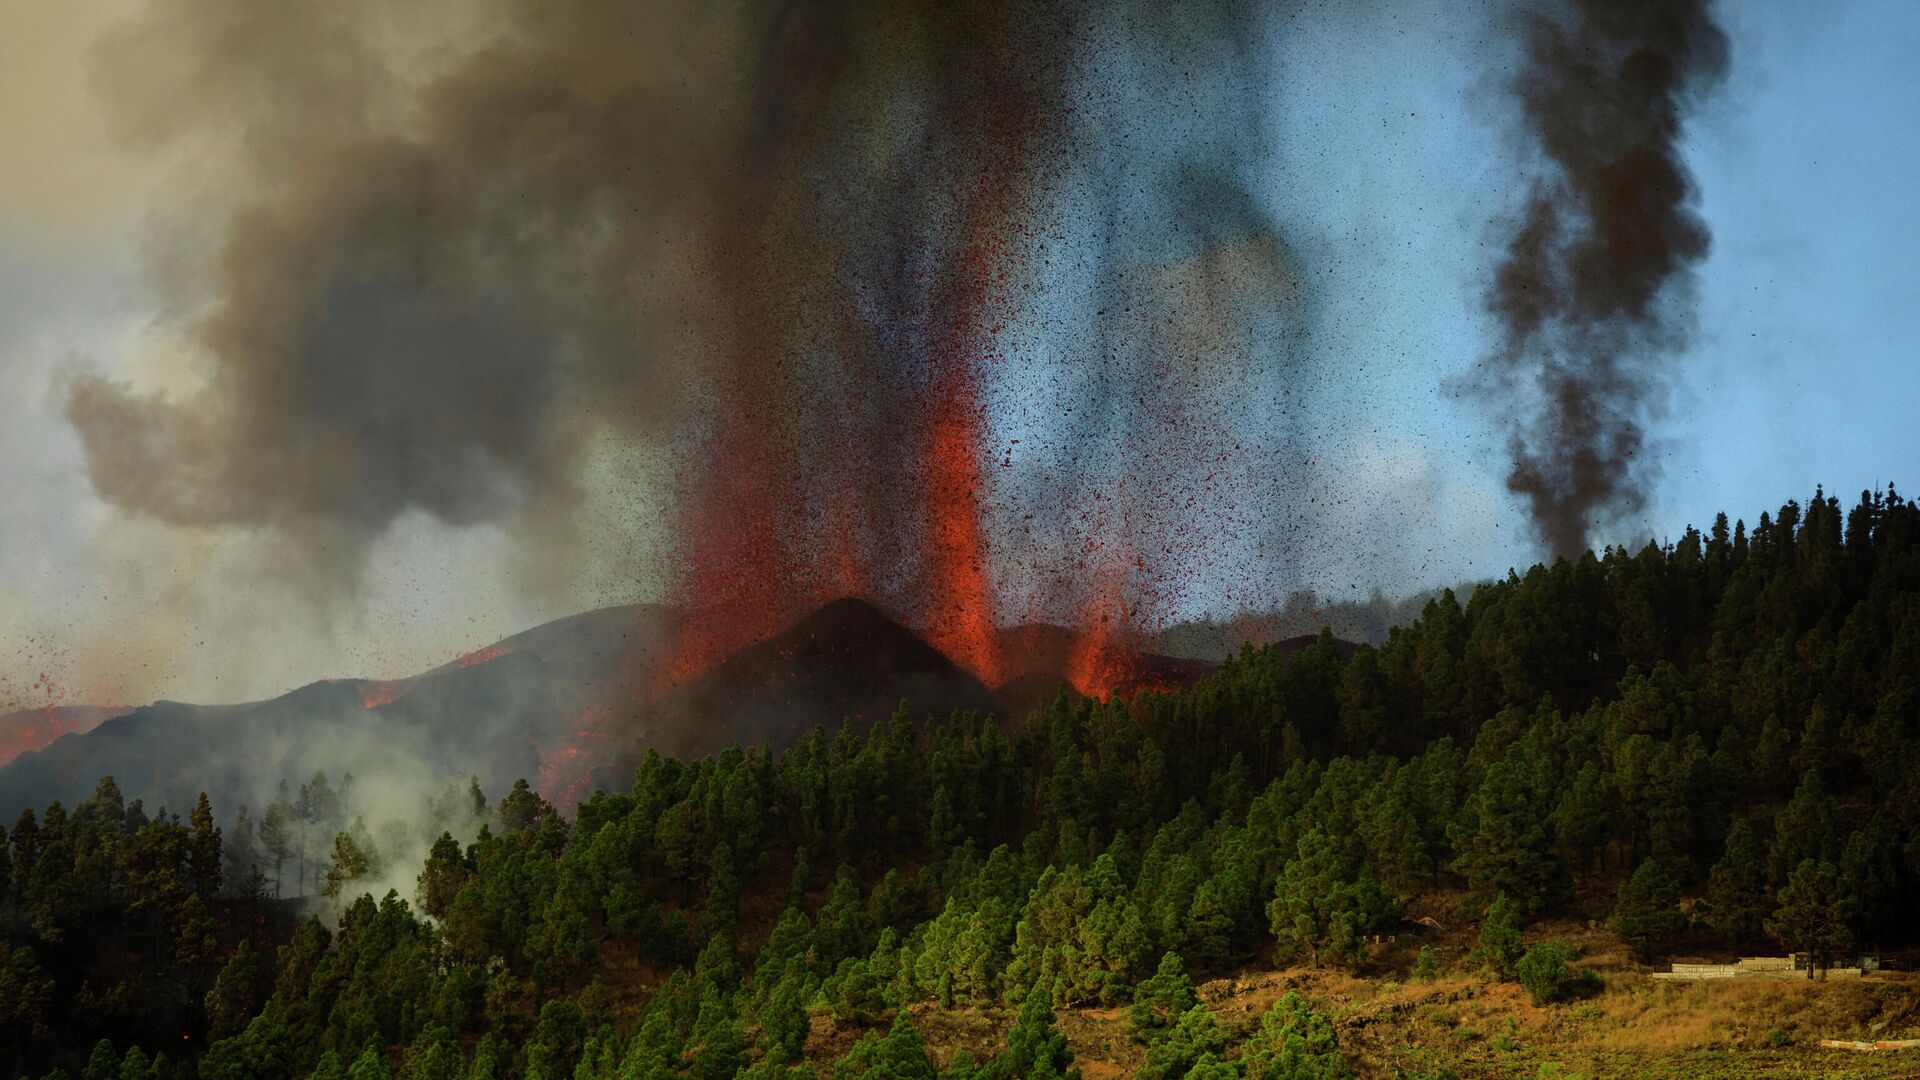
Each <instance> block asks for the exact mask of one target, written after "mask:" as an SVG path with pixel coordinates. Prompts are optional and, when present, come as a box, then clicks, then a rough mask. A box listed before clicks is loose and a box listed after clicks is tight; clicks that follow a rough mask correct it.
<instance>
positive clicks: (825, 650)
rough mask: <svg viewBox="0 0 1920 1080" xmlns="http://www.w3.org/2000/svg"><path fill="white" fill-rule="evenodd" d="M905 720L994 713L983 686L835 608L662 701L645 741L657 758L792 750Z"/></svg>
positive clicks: (900, 632)
mask: <svg viewBox="0 0 1920 1080" xmlns="http://www.w3.org/2000/svg"><path fill="white" fill-rule="evenodd" d="M903 706H904V707H905V708H906V710H907V711H908V713H909V714H911V715H914V716H923V715H926V714H929V713H932V714H936V715H938V714H945V713H947V712H950V711H952V710H955V709H971V710H974V711H977V712H982V713H989V712H998V711H999V709H998V703H997V702H996V701H995V700H994V697H993V695H992V694H991V693H989V692H988V690H987V688H986V687H985V686H984V685H982V684H981V682H980V680H978V679H976V678H974V677H973V676H972V675H971V674H969V673H968V672H967V671H966V670H965V669H964V668H962V667H960V666H959V665H958V664H956V663H954V662H953V661H952V660H950V659H948V658H947V656H946V654H944V653H942V652H941V651H940V650H938V649H936V648H934V647H933V646H931V645H929V644H927V643H926V642H925V641H923V640H921V638H920V637H919V636H918V635H916V634H914V633H913V631H911V630H908V629H907V628H906V627H904V626H901V625H900V624H899V623H897V622H895V621H893V620H892V619H890V618H888V617H887V616H886V615H885V614H884V613H882V612H881V611H880V610H879V609H878V608H876V607H874V606H873V605H871V604H869V603H867V602H866V601H864V600H856V599H852V598H846V599H841V600H835V601H833V602H831V603H829V604H827V605H826V606H824V607H821V608H819V609H818V610H816V611H814V612H813V613H812V614H810V615H808V616H806V617H805V618H803V619H801V620H800V621H799V622H797V623H795V624H793V625H792V626H790V627H788V628H787V629H786V630H783V631H781V632H780V633H778V634H775V635H774V636H773V637H771V638H768V639H767V640H765V641H762V642H760V643H759V644H756V645H749V646H747V647H746V648H744V649H741V650H740V651H739V652H736V653H734V654H733V655H732V656H729V657H727V658H726V659H725V660H722V661H721V662H720V663H719V664H717V665H715V666H714V667H713V668H712V669H711V670H709V671H708V672H707V673H706V674H704V675H701V676H700V677H699V678H697V679H694V680H693V681H692V682H690V683H688V684H686V685H685V686H683V687H681V688H679V689H677V690H675V691H672V692H670V693H668V694H667V695H666V696H665V697H664V698H663V699H662V701H661V703H660V705H659V707H658V708H657V709H656V710H655V716H656V722H655V723H654V724H653V725H650V727H651V728H652V730H649V731H647V732H646V733H645V736H646V740H647V742H648V743H649V745H650V746H651V747H652V748H654V749H659V750H660V751H662V752H663V753H668V752H671V753H677V754H683V755H689V756H690V755H695V754H701V753H707V752H711V751H713V750H717V749H719V748H720V747H722V746H725V745H726V744H727V743H730V742H740V743H746V744H750V745H751V744H765V745H768V746H771V747H774V748H776V749H778V748H780V747H783V746H788V745H791V744H792V743H793V742H795V741H797V740H798V739H800V738H801V737H803V736H805V735H806V734H807V733H808V732H810V731H812V730H813V729H814V727H816V726H820V725H825V726H828V727H833V726H836V725H838V724H839V723H840V722H841V721H842V720H846V721H848V722H851V723H853V724H854V725H855V726H856V727H859V728H862V729H864V728H866V727H870V726H871V725H872V723H873V722H874V721H875V720H878V719H881V718H883V717H886V716H890V715H892V714H893V713H894V712H895V710H897V709H899V708H901V707H903Z"/></svg>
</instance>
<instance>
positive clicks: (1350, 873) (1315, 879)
mask: <svg viewBox="0 0 1920 1080" xmlns="http://www.w3.org/2000/svg"><path fill="white" fill-rule="evenodd" d="M1392 912H1393V906H1392V905H1391V904H1390V903H1388V901H1387V898H1386V896H1385V895H1384V894H1383V893H1382V892H1381V890H1380V885H1379V883H1378V882H1376V881H1374V879H1373V876H1372V875H1371V874H1369V873H1367V872H1366V871H1365V870H1361V869H1356V868H1355V867H1354V866H1352V865H1351V864H1350V863H1348V862H1347V861H1346V860H1345V859H1343V858H1341V857H1340V854H1339V851H1338V849H1337V848H1336V847H1335V845H1334V842H1333V839H1332V837H1330V836H1328V835H1327V834H1326V833H1325V832H1324V831H1322V830H1321V829H1319V828H1318V827H1316V828H1314V829H1312V830H1310V831H1309V832H1308V833H1307V834H1306V835H1304V836H1302V837H1301V838H1300V841H1299V844H1298V852H1297V856H1296V857H1295V858H1294V859H1292V860H1291V861H1289V862H1288V863H1287V865H1286V868H1285V869H1284V870H1282V871H1281V872H1280V878H1279V880H1278V881H1277V882H1276V883H1275V884H1274V893H1273V902H1272V903H1270V904H1268V905H1267V916H1268V919H1269V920H1270V922H1271V925H1272V929H1273V935H1274V937H1276V938H1278V939H1279V940H1280V947H1281V949H1282V950H1283V952H1284V953H1286V954H1289V955H1300V954H1303V953H1304V954H1305V955H1306V957H1307V962H1308V963H1309V964H1311V965H1313V966H1314V967H1318V966H1320V963H1321V961H1322V960H1332V961H1333V962H1335V963H1338V964H1347V965H1352V964H1357V963H1358V962H1359V961H1360V960H1361V959H1362V958H1363V957H1364V956H1365V955H1366V934H1367V932H1368V931H1370V930H1372V929H1373V928H1374V927H1375V926H1377V925H1379V924H1380V923H1381V922H1382V921H1384V920H1385V919H1387V918H1388V917H1389V916H1390V915H1391V914H1392Z"/></svg>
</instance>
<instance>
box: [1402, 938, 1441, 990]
mask: <svg viewBox="0 0 1920 1080" xmlns="http://www.w3.org/2000/svg"><path fill="white" fill-rule="evenodd" d="M1439 973H1440V964H1439V961H1437V960H1435V959H1434V958H1433V950H1432V949H1431V948H1429V947H1427V946H1425V945H1422V946H1420V955H1419V956H1417V957H1415V958H1414V961H1413V973H1412V975H1410V976H1409V977H1410V978H1411V979H1412V980H1413V981H1414V982H1432V981H1433V977H1434V976H1435V975H1438V974H1439Z"/></svg>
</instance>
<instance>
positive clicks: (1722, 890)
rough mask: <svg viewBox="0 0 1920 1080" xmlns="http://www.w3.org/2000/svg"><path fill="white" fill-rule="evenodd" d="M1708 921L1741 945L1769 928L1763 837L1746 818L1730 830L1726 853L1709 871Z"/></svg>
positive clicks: (1730, 939)
mask: <svg viewBox="0 0 1920 1080" xmlns="http://www.w3.org/2000/svg"><path fill="white" fill-rule="evenodd" d="M1706 908H1707V924H1708V925H1709V926H1711V927H1713V929H1714V930H1715V931H1716V932H1718V933H1719V934H1720V936H1721V937H1723V938H1725V939H1726V940H1727V941H1728V942H1730V943H1732V944H1735V945H1739V944H1743V943H1745V942H1749V941H1753V940H1754V939H1756V938H1758V937H1759V936H1760V934H1761V932H1762V931H1763V930H1765V928H1766V921H1767V915H1768V914H1769V913H1770V912H1771V911H1772V907H1771V905H1769V904H1768V903H1767V874H1766V867H1765V865H1764V863H1763V862H1762V861H1761V853H1760V840H1759V838H1758V837H1757V836H1755V835H1754V832H1753V829H1752V827H1751V826H1749V825H1748V824H1747V823H1746V822H1745V821H1735V822H1734V823H1733V827H1732V828H1731V829H1728V830H1727V844H1726V849H1725V853H1724V854H1722V855H1721V856H1720V861H1719V862H1717V863H1715V864H1714V865H1713V870H1712V872H1711V873H1709V874H1708V875H1707V897H1706Z"/></svg>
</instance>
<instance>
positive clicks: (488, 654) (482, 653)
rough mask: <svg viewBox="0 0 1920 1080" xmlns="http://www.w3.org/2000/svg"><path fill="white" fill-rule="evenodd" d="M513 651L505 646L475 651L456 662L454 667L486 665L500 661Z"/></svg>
mask: <svg viewBox="0 0 1920 1080" xmlns="http://www.w3.org/2000/svg"><path fill="white" fill-rule="evenodd" d="M512 651H513V650H512V649H509V648H507V647H506V646H505V645H489V646H487V647H486V648H484V649H475V650H474V651H472V652H470V653H468V654H466V655H465V656H462V657H461V658H460V659H458V660H455V661H454V662H453V666H454V667H456V668H470V667H473V666H475V665H477V664H484V663H486V662H487V661H489V660H498V659H500V658H501V657H503V656H505V655H507V654H508V653H510V652H512Z"/></svg>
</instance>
